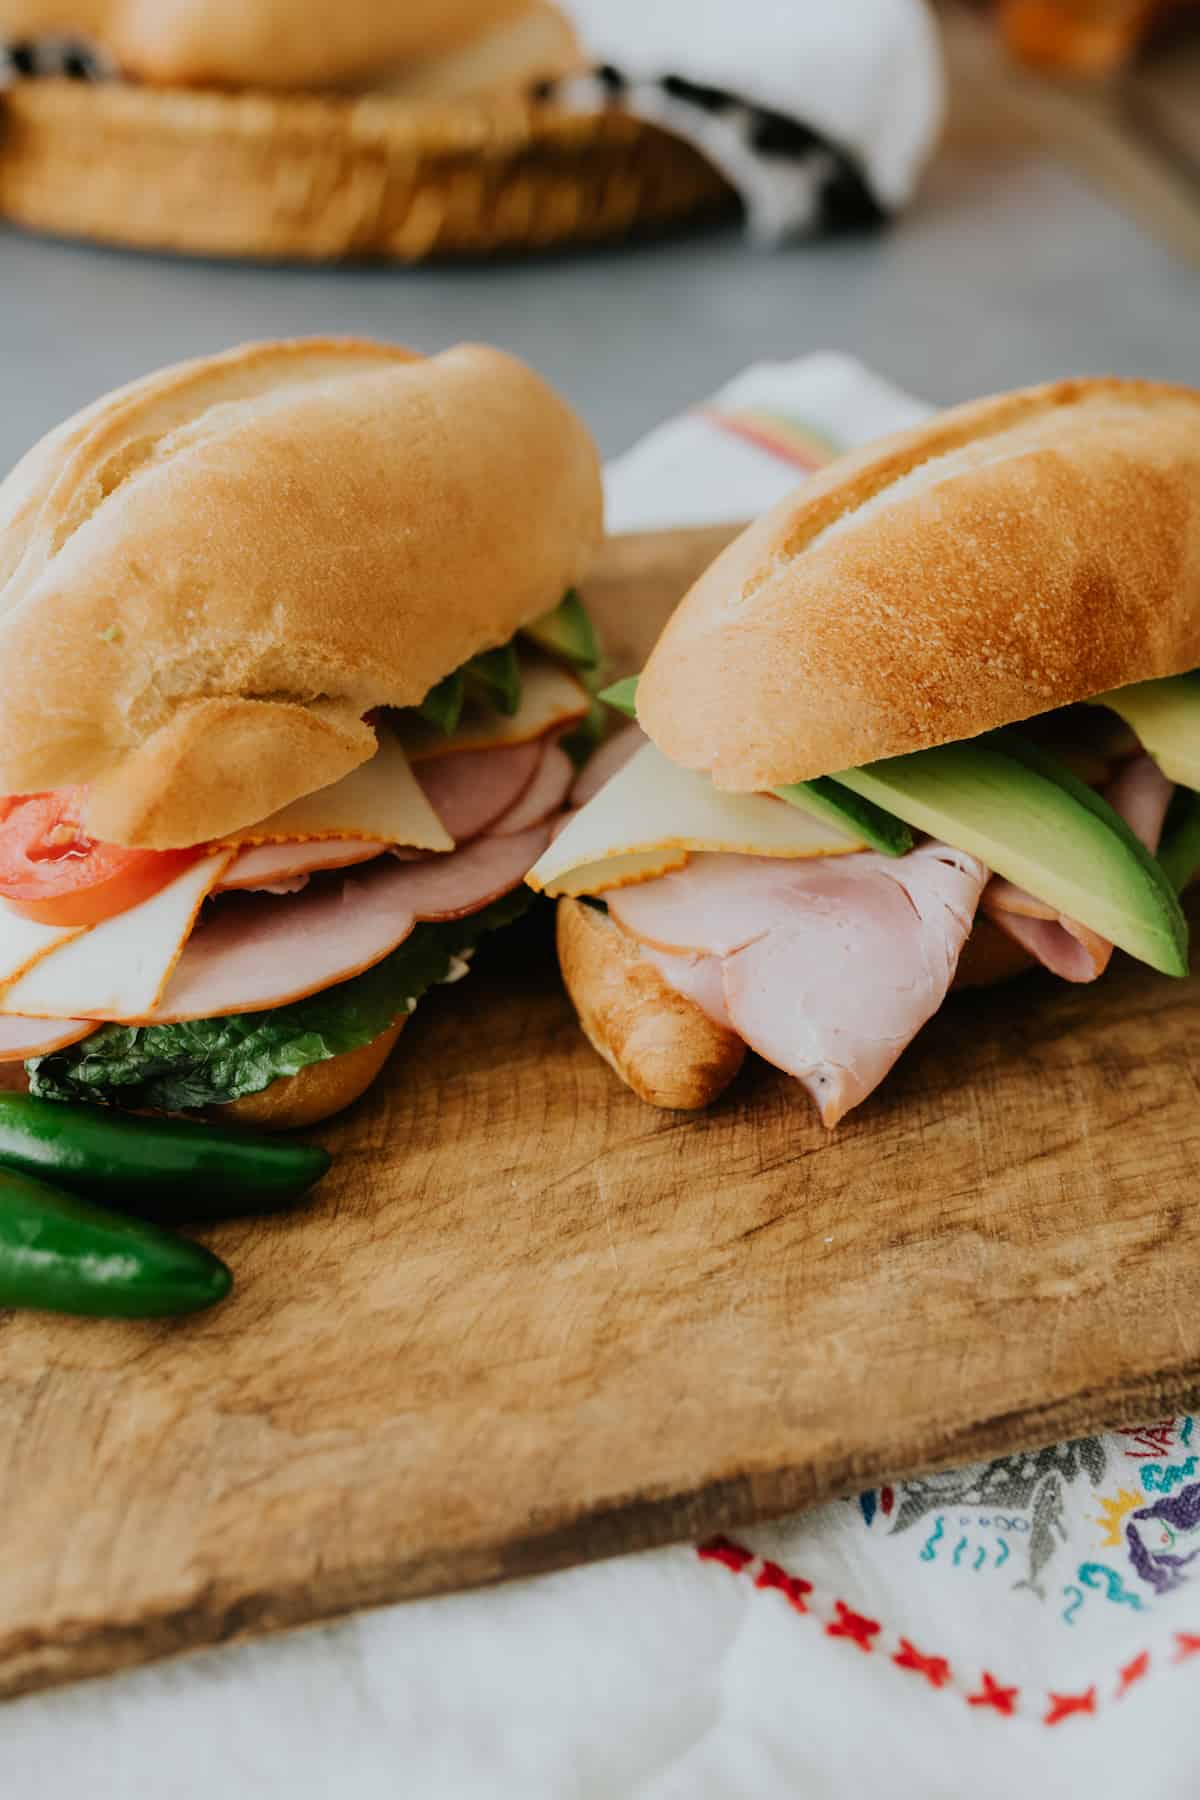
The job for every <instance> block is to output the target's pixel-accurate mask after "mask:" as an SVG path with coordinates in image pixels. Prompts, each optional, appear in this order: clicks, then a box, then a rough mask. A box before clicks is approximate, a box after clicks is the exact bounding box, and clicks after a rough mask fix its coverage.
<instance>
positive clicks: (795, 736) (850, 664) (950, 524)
mask: <svg viewBox="0 0 1200 1800" xmlns="http://www.w3.org/2000/svg"><path fill="white" fill-rule="evenodd" d="M1198 665H1200V393H1198V392H1196V391H1195V390H1193V389H1189V388H1175V387H1165V386H1159V385H1157V384H1155V383H1152V382H1140V381H1118V380H1080V381H1061V382H1056V383H1053V384H1051V385H1049V386H1046V387H1040V388H1030V389H1027V390H1025V391H1024V392H1020V393H1014V394H1004V395H999V396H997V397H996V398H994V399H989V400H980V401H977V402H975V403H973V404H972V405H969V406H962V407H957V408H955V409H954V410H953V411H951V412H946V413H942V414H941V415H939V416H938V417H936V418H934V419H933V420H931V421H930V422H929V423H928V424H926V425H922V426H919V427H917V429H915V430H913V431H907V432H903V433H900V434H898V435H897V436H895V437H891V438H887V439H884V440H883V441H882V442H879V443H876V444H873V445H871V446H869V447H868V448H867V449H864V450H861V451H858V452H856V453H855V454H853V455H851V456H846V457H843V458H841V459H839V460H838V461H837V462H835V463H833V464H831V465H830V466H829V467H828V468H827V469H825V470H823V471H822V472H821V474H819V475H817V476H816V477H814V478H813V479H812V480H809V481H806V482H805V483H804V484H803V486H801V487H799V488H797V489H796V491H795V492H794V493H793V494H791V495H789V496H788V497H787V498H786V499H785V500H783V501H782V502H781V503H780V504H779V505H778V506H776V507H774V508H773V510H772V511H771V512H769V513H767V514H766V516H765V517H764V518H762V519H760V520H759V521H758V522H757V523H756V524H755V525H752V526H751V527H750V529H749V530H748V531H745V532H743V533H742V535H741V536H740V537H739V538H737V539H736V540H735V541H734V542H733V543H732V544H731V545H730V546H729V548H728V549H727V550H725V551H723V552H722V554H721V555H720V556H719V557H718V558H717V560H716V561H715V562H714V563H713V564H712V565H711V567H710V568H709V569H708V570H707V571H706V572H705V574H704V575H702V576H701V578H700V580H699V581H698V582H697V583H696V585H695V586H694V587H693V588H692V590H691V592H690V593H689V594H688V595H687V597H686V599H685V600H684V601H683V602H682V604H681V605H680V607H679V609H678V610H677V612H676V613H675V614H674V616H673V618H672V619H671V621H670V623H669V624H668V626H667V628H666V630H665V631H664V633H663V635H662V637H661V638H660V639H659V641H658V644H657V645H656V647H655V649H654V652H653V654H652V656H651V657H650V660H649V662H648V664H647V666H646V670H645V673H644V674H643V676H642V680H641V684H640V686H639V689H638V718H639V720H640V722H641V724H642V726H643V727H644V729H645V730H646V731H647V732H648V733H649V735H650V737H651V738H653V740H654V742H655V743H656V744H657V745H658V747H659V748H660V750H662V751H664V752H665V754H666V755H667V756H669V757H671V758H672V759H673V760H674V761H675V762H678V763H681V764H683V765H684V766H685V767H687V768H691V769H706V770H709V771H710V772H711V774H712V778H713V780H714V782H715V783H716V785H717V786H718V787H722V788H729V789H732V790H734V791H748V790H761V789H763V788H768V787H773V786H775V785H776V784H778V783H781V782H789V781H803V780H807V779H810V778H811V777H814V776H817V775H826V774H835V773H836V772H837V771H838V770H839V769H847V768H854V767H856V766H858V765H859V764H862V763H866V762H871V761H874V760H875V759H876V758H877V757H881V756H898V755H903V754H904V753H906V752H908V751H910V750H919V749H923V748H925V747H927V746H929V745H932V744H942V743H949V742H953V741H954V740H956V739H960V738H969V737H973V736H975V735H976V734H978V733H979V732H982V731H987V730H990V729H992V728H993V727H995V726H998V725H1005V724H1009V723H1011V722H1013V721H1015V720H1019V719H1025V718H1029V717H1030V716H1031V715H1033V714H1034V713H1039V712H1045V711H1048V710H1049V709H1051V708H1053V707H1057V706H1065V705H1067V704H1069V703H1071V702H1073V701H1077V700H1083V699H1086V698H1088V697H1089V696H1090V695H1092V694H1097V693H1102V692H1103V691H1104V690H1106V689H1108V688H1113V687H1119V686H1121V685H1122V684H1124V683H1127V682H1132V681H1143V680H1150V679H1155V678H1157V677H1159V676H1163V675H1173V674H1177V673H1179V672H1181V671H1182V670H1185V669H1192V668H1195V667H1197V666H1198Z"/></svg>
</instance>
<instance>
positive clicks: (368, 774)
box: [221, 729, 454, 851]
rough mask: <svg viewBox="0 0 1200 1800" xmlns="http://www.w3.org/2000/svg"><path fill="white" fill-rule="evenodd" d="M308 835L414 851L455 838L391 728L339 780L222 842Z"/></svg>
mask: <svg viewBox="0 0 1200 1800" xmlns="http://www.w3.org/2000/svg"><path fill="white" fill-rule="evenodd" d="M312 838H349V839H354V840H361V839H363V838H368V839H370V840H371V841H372V842H374V843H378V844H381V845H382V844H403V845H404V846H405V847H406V848H408V849H412V850H447V851H448V850H453V848H454V839H453V838H452V837H451V836H450V834H449V832H448V831H447V830H446V828H445V826H444V825H443V824H442V821H441V820H440V819H439V818H438V816H437V814H436V812H435V811H434V810H433V807H432V806H431V805H430V803H429V801H428V800H427V799H426V798H425V795H424V793H423V792H422V790H421V785H420V783H419V782H418V780H417V778H416V776H415V775H414V774H413V771H412V765H411V763H410V761H409V758H408V756H407V755H406V754H405V751H404V747H403V745H402V744H401V742H400V739H399V738H398V737H397V736H396V734H395V732H393V731H389V730H387V729H384V730H381V731H380V733H379V748H378V750H377V751H376V752H375V754H374V756H372V757H371V758H370V760H369V761H368V762H365V763H360V764H359V766H358V768H357V769H351V771H350V773H349V774H348V775H343V776H342V778H341V780H340V781H335V782H332V783H331V784H330V786H329V787H324V788H318V789H317V791H316V793H315V794H306V795H304V797H303V798H302V799H300V800H293V801H292V803H291V804H290V805H289V806H284V807H281V808H280V810H279V811H278V812H276V813H272V814H271V816H270V818H269V819H260V820H259V822H258V824H256V825H247V826H246V827H245V828H244V829H243V830H241V831H235V832H231V833H230V835H229V836H228V837H227V838H223V839H222V840H221V841H222V844H223V845H225V846H227V847H231V848H240V847H241V846H243V845H246V844H279V843H290V842H296V841H302V840H304V839H312Z"/></svg>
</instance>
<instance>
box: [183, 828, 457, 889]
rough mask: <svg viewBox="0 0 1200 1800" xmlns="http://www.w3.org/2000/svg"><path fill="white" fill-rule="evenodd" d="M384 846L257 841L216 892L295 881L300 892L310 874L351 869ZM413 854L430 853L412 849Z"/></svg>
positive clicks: (363, 841)
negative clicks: (322, 870)
mask: <svg viewBox="0 0 1200 1800" xmlns="http://www.w3.org/2000/svg"><path fill="white" fill-rule="evenodd" d="M382 851H383V845H382V844H378V843H375V842H373V841H372V840H371V839H369V838H321V839H314V840H311V841H309V842H308V843H300V844H255V845H253V846H252V847H251V848H250V849H248V850H239V852H238V854H237V855H236V856H235V857H234V859H233V861H232V862H231V863H230V865H229V867H228V869H226V871H225V873H224V875H223V876H222V877H221V880H220V881H219V882H218V884H217V889H216V891H217V893H218V894H226V893H228V892H229V891H230V890H231V889H234V888H267V889H274V890H276V891H279V890H281V889H282V888H283V887H284V885H285V883H294V884H295V885H294V887H292V889H291V891H292V892H293V893H295V892H298V891H299V889H300V888H302V887H303V886H304V885H305V881H306V879H307V877H308V876H309V875H312V874H315V872H316V871H317V870H318V869H348V868H352V867H353V865H354V864H355V863H361V862H369V861H370V860H371V858H372V857H373V856H379V855H381V854H382ZM410 854H411V855H412V856H413V857H423V856H425V855H427V854H431V853H430V852H426V851H424V850H413V851H411V852H410Z"/></svg>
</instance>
